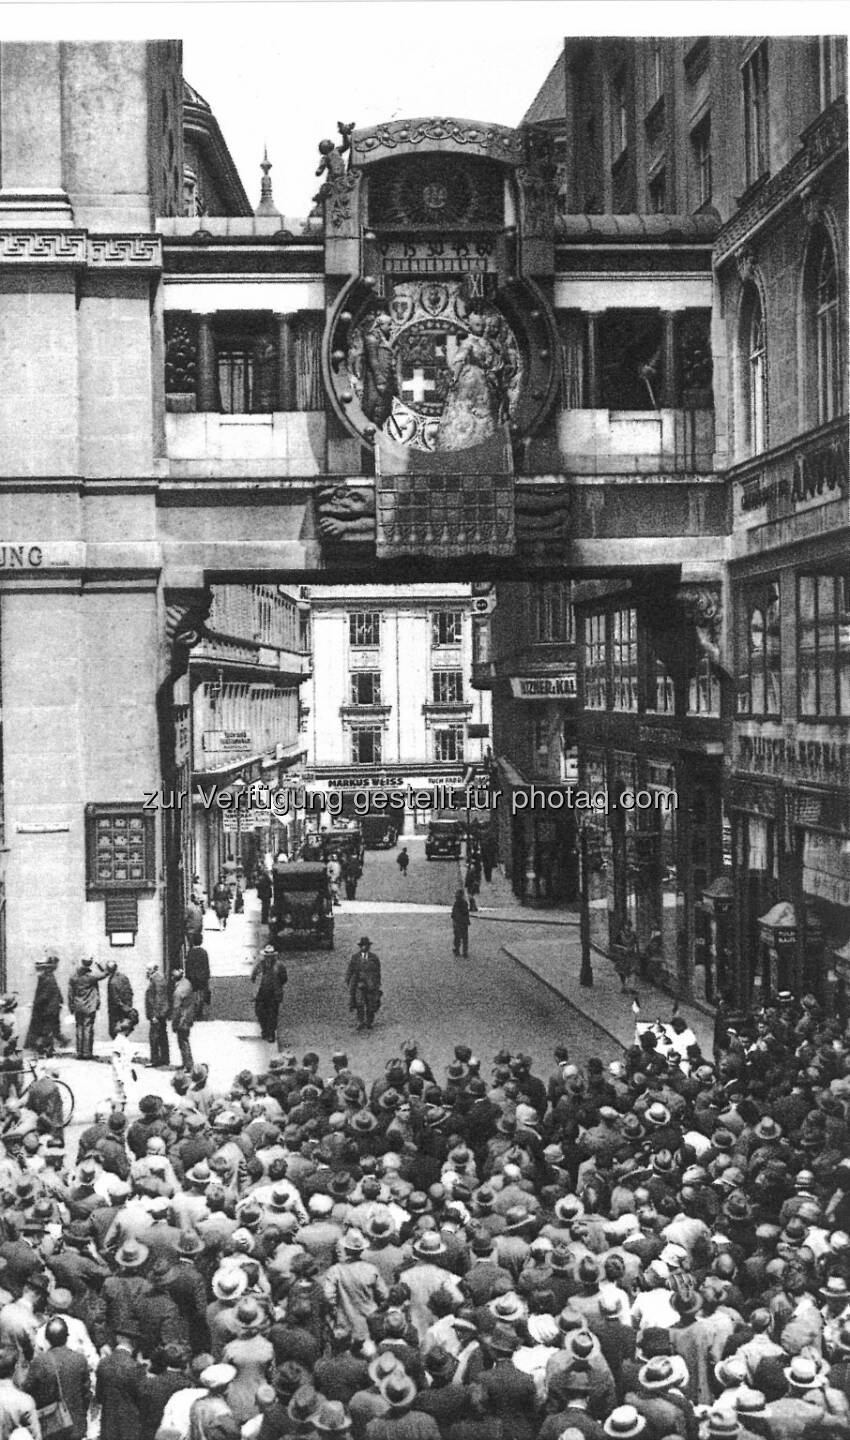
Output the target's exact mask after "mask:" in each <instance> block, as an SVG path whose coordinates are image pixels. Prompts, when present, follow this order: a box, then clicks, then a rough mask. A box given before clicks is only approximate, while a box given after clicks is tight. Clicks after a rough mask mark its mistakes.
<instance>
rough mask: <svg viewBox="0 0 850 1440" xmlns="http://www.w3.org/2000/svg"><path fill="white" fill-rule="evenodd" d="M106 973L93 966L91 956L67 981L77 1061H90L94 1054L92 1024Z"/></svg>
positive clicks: (85, 959) (82, 962)
mask: <svg viewBox="0 0 850 1440" xmlns="http://www.w3.org/2000/svg"><path fill="white" fill-rule="evenodd" d="M106 975H107V972H106V970H104V969H102V968H101V967H100V966H99V965H98V966H95V963H94V960H93V958H92V956H91V955H88V956H86V957H85V958H84V959H83V960H81V961H80V964H79V967H78V969H76V970H75V971H74V973H73V975H72V976H71V978H70V980H69V981H68V1009H69V1010H70V1012H71V1014H72V1015H73V1017H74V1020H75V1022H76V1027H77V1059H78V1060H91V1058H92V1055H93V1053H94V1022H95V1016H96V1015H97V1012H98V1010H99V1009H100V990H99V989H98V986H99V985H100V984H101V982H102V981H104V980H105V979H106Z"/></svg>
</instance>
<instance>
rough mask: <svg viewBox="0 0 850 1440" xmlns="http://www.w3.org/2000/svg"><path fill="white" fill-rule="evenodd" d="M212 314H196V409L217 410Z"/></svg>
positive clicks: (216, 378)
mask: <svg viewBox="0 0 850 1440" xmlns="http://www.w3.org/2000/svg"><path fill="white" fill-rule="evenodd" d="M212 327H213V316H212V315H199V316H198V409H199V410H203V411H210V410H218V376H217V374H216V353H215V338H214V336H213V328H212Z"/></svg>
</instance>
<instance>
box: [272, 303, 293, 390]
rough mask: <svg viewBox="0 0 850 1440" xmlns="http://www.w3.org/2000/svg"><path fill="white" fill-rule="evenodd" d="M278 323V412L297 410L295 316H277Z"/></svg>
mask: <svg viewBox="0 0 850 1440" xmlns="http://www.w3.org/2000/svg"><path fill="white" fill-rule="evenodd" d="M274 318H275V321H276V323H277V391H278V393H277V404H276V405H275V409H276V410H294V409H295V330H294V316H292V315H275V317H274Z"/></svg>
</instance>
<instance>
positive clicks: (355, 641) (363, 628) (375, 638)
mask: <svg viewBox="0 0 850 1440" xmlns="http://www.w3.org/2000/svg"><path fill="white" fill-rule="evenodd" d="M348 643H349V644H350V645H351V646H353V647H354V648H355V649H360V648H365V649H370V648H374V647H375V646H377V645H380V643H381V612H380V610H355V611H354V612H353V613H352V614H351V615H349V617H348Z"/></svg>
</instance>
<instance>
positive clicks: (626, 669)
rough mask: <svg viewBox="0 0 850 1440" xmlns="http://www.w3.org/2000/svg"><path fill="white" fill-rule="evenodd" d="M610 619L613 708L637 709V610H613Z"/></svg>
mask: <svg viewBox="0 0 850 1440" xmlns="http://www.w3.org/2000/svg"><path fill="white" fill-rule="evenodd" d="M612 621H613V630H612V658H613V670H614V694H613V708H614V709H615V710H637V708H638V685H637V610H634V609H627V610H615V611H614V614H613V616H612Z"/></svg>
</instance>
